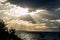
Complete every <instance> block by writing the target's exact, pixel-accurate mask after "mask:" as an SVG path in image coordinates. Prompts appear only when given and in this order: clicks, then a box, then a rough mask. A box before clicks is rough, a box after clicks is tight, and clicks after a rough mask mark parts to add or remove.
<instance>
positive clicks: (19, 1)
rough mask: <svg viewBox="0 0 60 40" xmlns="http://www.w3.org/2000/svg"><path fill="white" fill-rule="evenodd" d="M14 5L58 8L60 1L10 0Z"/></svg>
mask: <svg viewBox="0 0 60 40" xmlns="http://www.w3.org/2000/svg"><path fill="white" fill-rule="evenodd" d="M8 1H9V2H10V3H12V4H16V5H20V6H22V7H31V8H57V7H60V0H8Z"/></svg>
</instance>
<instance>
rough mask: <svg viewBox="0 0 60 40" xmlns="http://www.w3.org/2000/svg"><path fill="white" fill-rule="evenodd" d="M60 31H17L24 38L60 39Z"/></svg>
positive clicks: (36, 39) (33, 39)
mask: <svg viewBox="0 0 60 40" xmlns="http://www.w3.org/2000/svg"><path fill="white" fill-rule="evenodd" d="M59 33H60V32H19V31H17V32H16V35H17V36H18V37H20V38H21V39H22V40H60V34H59Z"/></svg>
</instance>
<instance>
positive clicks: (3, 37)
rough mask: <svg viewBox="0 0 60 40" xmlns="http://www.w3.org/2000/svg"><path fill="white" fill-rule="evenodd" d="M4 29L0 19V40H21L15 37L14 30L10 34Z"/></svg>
mask: <svg viewBox="0 0 60 40" xmlns="http://www.w3.org/2000/svg"><path fill="white" fill-rule="evenodd" d="M5 30H7V29H6V27H5V24H4V22H3V20H1V19H0V40H11V39H12V40H21V39H20V38H19V37H17V35H15V29H11V30H10V33H9V32H8V31H5Z"/></svg>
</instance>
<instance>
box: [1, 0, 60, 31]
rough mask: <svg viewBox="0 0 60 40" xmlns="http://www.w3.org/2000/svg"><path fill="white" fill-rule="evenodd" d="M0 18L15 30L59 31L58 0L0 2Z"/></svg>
mask: <svg viewBox="0 0 60 40" xmlns="http://www.w3.org/2000/svg"><path fill="white" fill-rule="evenodd" d="M0 18H2V19H3V20H4V22H5V23H6V24H8V25H7V27H8V28H11V27H13V28H14V29H16V30H20V29H21V30H35V31H39V30H40V31H42V30H46V31H48V30H49V31H59V28H60V0H0ZM12 24H13V25H12ZM15 24H17V25H15ZM16 26H17V27H16ZM21 26H22V27H21ZM24 28H25V29H24ZM32 28H33V29H32Z"/></svg>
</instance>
